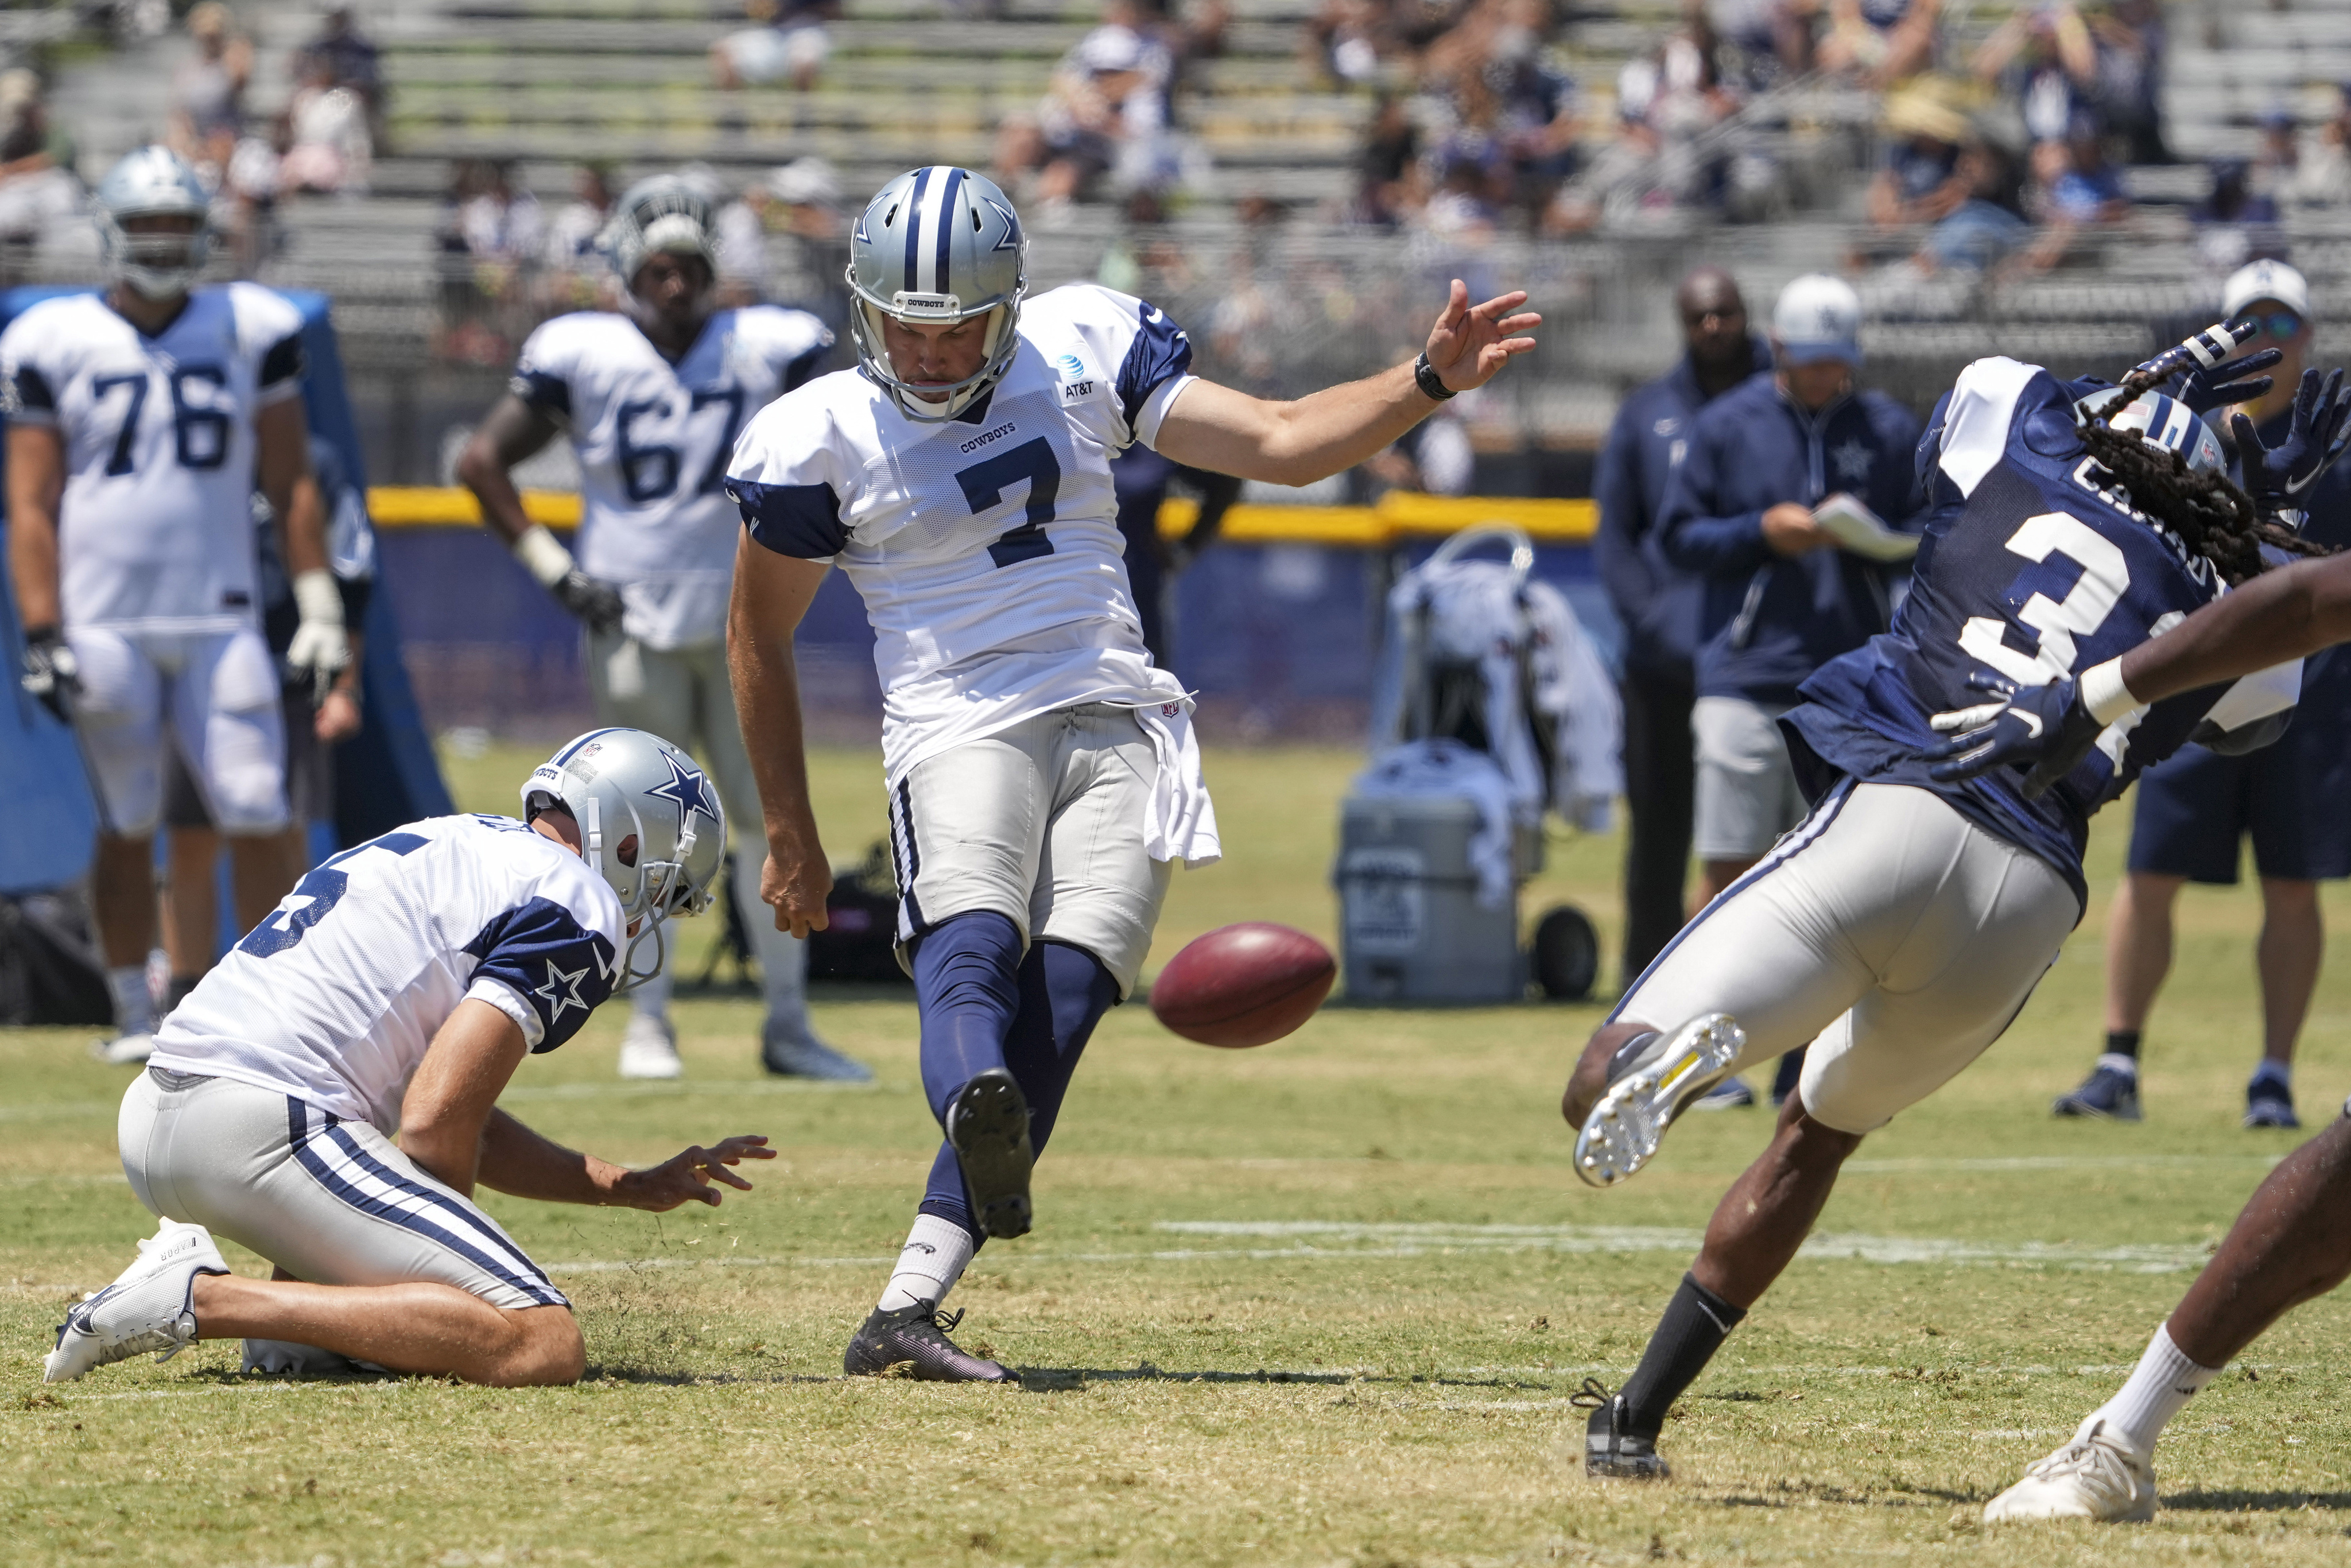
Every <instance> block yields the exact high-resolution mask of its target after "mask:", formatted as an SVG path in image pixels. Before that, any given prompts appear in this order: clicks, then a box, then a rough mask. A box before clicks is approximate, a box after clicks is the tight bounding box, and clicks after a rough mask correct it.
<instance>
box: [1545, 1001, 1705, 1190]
mask: <svg viewBox="0 0 2351 1568" xmlns="http://www.w3.org/2000/svg"><path fill="white" fill-rule="evenodd" d="M1746 1049H1747V1031H1746V1030H1743V1029H1740V1027H1739V1021H1738V1020H1737V1019H1734V1018H1732V1017H1731V1016H1730V1015H1729V1013H1707V1014H1704V1015H1702V1016H1701V1017H1698V1018H1695V1019H1691V1020H1690V1021H1689V1022H1687V1023H1686V1024H1684V1025H1682V1027H1681V1028H1679V1029H1677V1030H1674V1031H1673V1032H1671V1033H1670V1034H1660V1035H1658V1036H1657V1037H1656V1039H1655V1040H1652V1041H1651V1042H1650V1043H1649V1047H1648V1049H1647V1050H1646V1051H1642V1052H1641V1054H1640V1055H1639V1056H1638V1057H1636V1058H1635V1059H1634V1061H1633V1064H1632V1066H1631V1067H1629V1068H1627V1069H1626V1070H1625V1072H1624V1073H1623V1074H1622V1075H1621V1076H1619V1077H1618V1078H1617V1079H1616V1081H1615V1082H1613V1083H1611V1084H1609V1085H1608V1092H1606V1093H1604V1094H1603V1095H1601V1096H1600V1103H1598V1104H1597V1105H1594V1106H1593V1108H1592V1114H1590V1115H1588V1116H1586V1117H1585V1118H1584V1119H1583V1129H1582V1130H1581V1131H1579V1132H1578V1133H1577V1134H1575V1174H1576V1175H1577V1176H1582V1177H1583V1179H1584V1180H1585V1181H1587V1182H1589V1183H1591V1184H1592V1185H1593V1186H1615V1185H1616V1184H1617V1183H1618V1182H1620V1181H1623V1180H1625V1178H1626V1177H1628V1176H1633V1175H1634V1174H1635V1173H1636V1172H1637V1171H1639V1170H1640V1168H1641V1167H1642V1166H1646V1165H1647V1164H1648V1163H1649V1162H1650V1161H1651V1160H1652V1159H1655V1158H1656V1154H1657V1144H1658V1142H1659V1141H1660V1140H1661V1139H1663V1138H1664V1137H1665V1135H1666V1129H1667V1127H1670V1126H1672V1125H1673V1124H1674V1119H1675V1118H1676V1117H1677V1116H1679V1115H1680V1114H1681V1113H1683V1112H1684V1111H1687V1110H1688V1109H1689V1107H1690V1103H1691V1102H1692V1101H1694V1100H1696V1099H1697V1098H1698V1096H1699V1095H1701V1094H1704V1093H1705V1092H1707V1091H1708V1090H1709V1089H1711V1088H1713V1087H1714V1086H1715V1085H1716V1084H1717V1083H1719V1082H1722V1080H1723V1078H1724V1076H1725V1075H1726V1074H1728V1073H1729V1071H1730V1070H1731V1068H1732V1067H1734V1066H1736V1065H1737V1064H1738V1061H1739V1053H1740V1051H1744V1050H1746Z"/></svg>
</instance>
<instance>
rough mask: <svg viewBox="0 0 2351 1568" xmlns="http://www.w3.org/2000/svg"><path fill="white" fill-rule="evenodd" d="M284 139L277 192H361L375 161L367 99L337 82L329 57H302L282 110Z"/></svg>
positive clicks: (357, 193)
mask: <svg viewBox="0 0 2351 1568" xmlns="http://www.w3.org/2000/svg"><path fill="white" fill-rule="evenodd" d="M286 141H287V146H286V148H285V151H284V152H283V154H282V155H281V156H280V158H279V160H278V164H277V189H278V191H279V193H293V192H298V191H310V192H315V193H319V194H321V195H329V196H331V195H360V194H362V193H365V192H366V190H367V188H368V180H369V176H370V172H371V168H372V166H373V163H374V159H375V141H374V138H373V137H372V136H371V134H370V133H369V131H368V108H367V100H366V99H364V98H362V97H361V96H360V94H359V93H358V92H356V91H354V90H353V89H350V88H347V87H342V86H340V85H338V84H337V82H336V80H335V64H334V60H333V57H330V56H328V55H325V54H308V55H305V56H303V57H302V79H301V85H300V86H298V87H297V88H296V89H294V97H293V99H292V100H291V101H290V102H289V103H288V104H287V108H286Z"/></svg>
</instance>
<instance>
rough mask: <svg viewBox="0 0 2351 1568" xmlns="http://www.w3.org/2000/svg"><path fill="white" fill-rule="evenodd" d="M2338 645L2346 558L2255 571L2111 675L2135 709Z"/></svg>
mask: <svg viewBox="0 0 2351 1568" xmlns="http://www.w3.org/2000/svg"><path fill="white" fill-rule="evenodd" d="M2343 642H2351V555H2339V556H2329V557H2327V558H2325V559H2322V560H2306V561H2301V562H2298V563H2296V564H2295V565H2293V566H2288V567H2282V568H2280V569H2279V570H2275V571H2265V572H2263V573H2262V575H2261V576H2259V577H2257V578H2255V579H2253V580H2252V581H2251V582H2249V583H2246V584H2245V585H2244V586H2243V587H2242V588H2239V589H2236V590H2234V591H2231V592H2230V593H2228V594H2226V595H2225V596H2223V597H2222V598H2221V599H2220V601H2219V602H2217V603H2214V604H2208V605H2206V606H2205V607H2204V608H2203V609H2201V610H2199V611H2198V612H2196V613H2195V614H2193V615H2190V616H2189V618H2188V619H2187V620H2185V621H2183V622H2180V623H2179V625H2177V626H2174V627H2173V628H2172V629H2171V630H2170V631H2168V632H2165V633H2164V634H2163V635H2162V636H2160V637H2157V638H2153V639H2151V640H2149V641H2147V642H2145V643H2140V644H2139V645H2138V646H2137V647H2136V648H2133V649H2132V650H2131V651H2130V652H2129V653H2125V654H2124V655H2123V656H2122V658H2121V659H2120V661H2118V671H2117V673H2118V674H2120V675H2121V676H2122V685H2124V686H2125V687H2126V689H2127V692H2128V695H2129V696H2130V697H2131V698H2132V699H2133V702H2132V706H2137V705H2138V704H2140V703H2152V702H2160V701H2161V700H2162V699H2164V698H2165V697H2168V696H2176V695H2179V693H2181V692H2187V691H2194V690H2195V689H2196V688H2197V687H2199V686H2209V685H2215V684H2217V683H2219V682H2221V681H2226V680H2233V679H2235V678H2236V677H2238V676H2240V675H2250V674H2252V673H2253V672H2254V671H2256V670H2266V669H2268V668H2269V667H2270V666H2271V665H2273V664H2284V663H2286V662H2287V661H2288V660H2291V659H2299V658H2304V657H2307V656H2308V655H2310V654H2312V653H2317V652H2318V651H2319V650H2321V649H2322V648H2331V647H2333V646H2334V645H2335V643H2343ZM2085 678H2086V677H2085Z"/></svg>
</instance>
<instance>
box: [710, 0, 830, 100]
mask: <svg viewBox="0 0 2351 1568" xmlns="http://www.w3.org/2000/svg"><path fill="white" fill-rule="evenodd" d="M743 11H744V15H745V16H747V17H748V18H749V20H750V21H752V22H753V23H755V24H757V25H756V26H749V27H746V28H743V29H742V30H741V31H739V32H734V33H729V34H727V35H726V37H723V38H721V39H719V40H718V41H717V42H716V43H715V44H713V45H711V46H710V76H711V79H712V80H713V81H716V83H717V84H718V86H719V88H720V89H722V90H724V91H726V92H733V91H735V90H737V89H739V88H742V87H746V86H752V87H764V86H765V85H767V84H768V83H769V82H774V81H782V80H784V79H785V78H790V81H791V84H792V89H793V90H794V91H796V92H807V91H809V90H810V89H812V88H814V87H815V86H816V83H817V78H818V77H819V76H820V75H821V74H822V73H823V70H824V62H825V57H827V56H828V55H830V54H831V52H832V41H831V37H829V36H828V35H827V34H826V32H825V27H824V25H825V24H826V23H827V22H837V21H839V20H840V19H841V0H747V4H746V5H744V7H743Z"/></svg>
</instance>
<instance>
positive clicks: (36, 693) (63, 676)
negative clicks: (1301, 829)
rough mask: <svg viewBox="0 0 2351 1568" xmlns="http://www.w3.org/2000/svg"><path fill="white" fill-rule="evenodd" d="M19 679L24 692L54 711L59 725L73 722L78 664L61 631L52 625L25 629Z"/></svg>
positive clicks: (79, 672) (78, 689)
mask: <svg viewBox="0 0 2351 1568" xmlns="http://www.w3.org/2000/svg"><path fill="white" fill-rule="evenodd" d="M21 679H22V681H23V683H24V687H25V690H26V693H28V694H29V695H32V696H33V697H35V698H37V700H38V701H39V703H40V705H41V706H43V707H45V708H47V709H48V710H49V711H50V712H51V713H53V714H55V715H56V716H57V722H58V723H59V724H71V723H72V722H73V704H74V699H75V698H76V697H78V696H79V695H81V665H80V664H79V663H78V662H77V661H76V660H75V658H74V651H73V649H72V648H71V647H69V646H68V645H67V643H66V638H65V633H64V632H60V631H58V630H57V628H56V627H54V626H35V627H31V628H29V629H27V630H26V632H25V673H24V674H23V676H22V677H21Z"/></svg>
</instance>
